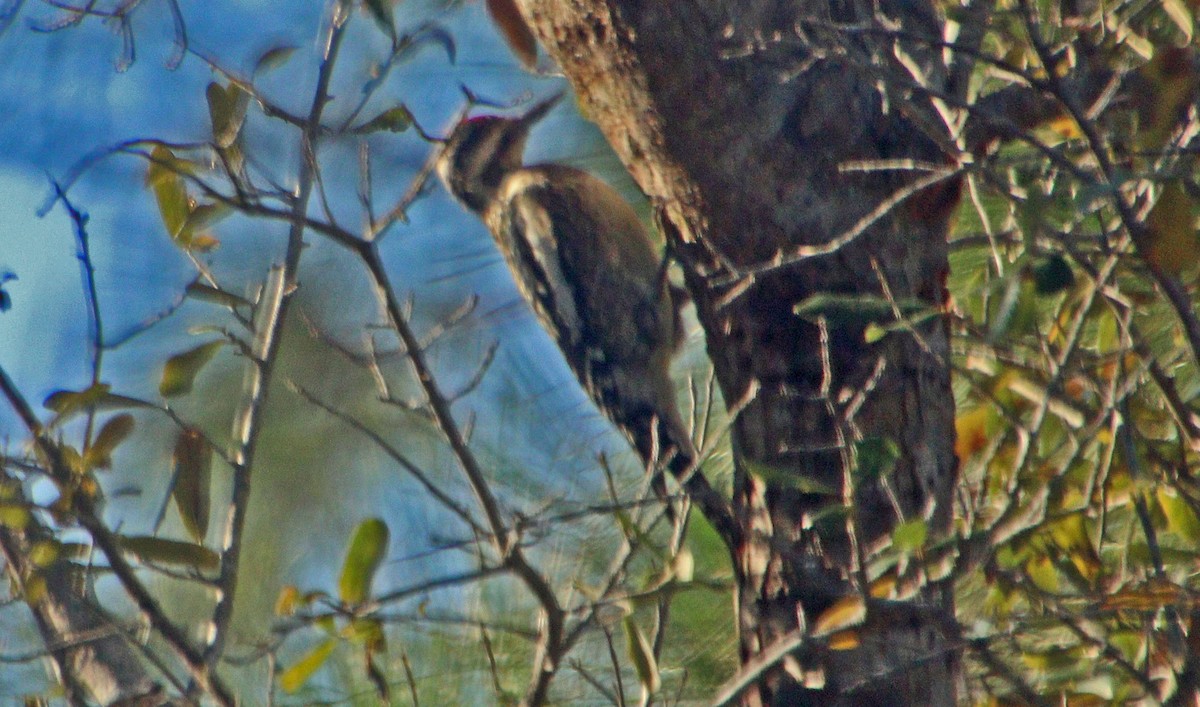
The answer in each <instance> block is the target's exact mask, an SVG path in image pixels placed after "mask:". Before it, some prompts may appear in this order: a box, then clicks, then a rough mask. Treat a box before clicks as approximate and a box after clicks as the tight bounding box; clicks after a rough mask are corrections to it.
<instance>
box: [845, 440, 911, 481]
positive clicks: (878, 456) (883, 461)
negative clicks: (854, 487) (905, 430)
mask: <svg viewBox="0 0 1200 707" xmlns="http://www.w3.org/2000/svg"><path fill="white" fill-rule="evenodd" d="M854 452H855V459H857V460H858V468H857V469H856V470H855V472H856V473H855V475H854V476H855V479H856V480H858V481H869V480H873V479H878V478H879V477H881V476H883V475H885V474H887V473H888V472H890V471H891V470H892V467H894V466H895V465H896V460H898V459H899V458H900V447H898V446H897V445H896V443H895V442H893V441H892V440H890V439H884V438H883V437H868V438H866V439H863V440H860V441H858V442H855V443H854Z"/></svg>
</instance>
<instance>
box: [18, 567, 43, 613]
mask: <svg viewBox="0 0 1200 707" xmlns="http://www.w3.org/2000/svg"><path fill="white" fill-rule="evenodd" d="M22 584H23V588H24V590H25V601H26V602H27V603H28V604H29V605H30V606H37V605H38V604H41V603H42V600H43V599H45V598H46V577H45V575H43V574H42V573H41V572H33V573H31V574H30V575H29V576H28V577H26V578H25V579H24V581H23V583H22Z"/></svg>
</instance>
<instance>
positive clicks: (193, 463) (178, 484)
mask: <svg viewBox="0 0 1200 707" xmlns="http://www.w3.org/2000/svg"><path fill="white" fill-rule="evenodd" d="M173 465H174V467H175V468H174V472H173V474H172V479H173V481H172V484H171V498H172V499H174V501H175V506H176V507H177V508H178V509H179V517H180V519H182V520H183V527H184V528H185V529H186V530H187V532H188V535H191V536H192V539H194V540H195V541H196V542H198V543H202V542H204V538H205V536H206V535H208V510H209V488H210V479H211V477H212V448H211V447H209V446H208V442H207V441H205V439H204V436H203V435H201V434H200V431H199V430H197V429H195V428H192V427H189V428H186V429H183V430H180V431H179V435H178V437H176V438H175V454H174V457H173Z"/></svg>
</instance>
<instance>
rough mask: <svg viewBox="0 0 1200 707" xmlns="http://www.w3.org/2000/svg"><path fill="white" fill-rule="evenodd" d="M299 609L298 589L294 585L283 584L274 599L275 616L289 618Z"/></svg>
mask: <svg viewBox="0 0 1200 707" xmlns="http://www.w3.org/2000/svg"><path fill="white" fill-rule="evenodd" d="M299 607H300V589H299V588H298V587H296V585H294V584H285V585H284V586H283V588H281V589H280V590H279V596H278V597H276V598H275V615H276V616H291V615H293V614H295V613H296V610H297V609H298V608H299Z"/></svg>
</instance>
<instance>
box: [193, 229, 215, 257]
mask: <svg viewBox="0 0 1200 707" xmlns="http://www.w3.org/2000/svg"><path fill="white" fill-rule="evenodd" d="M219 245H221V241H219V240H217V239H216V238H214V237H213V236H211V235H209V234H207V233H198V234H196V235H194V236H192V237H191V239H190V240H189V241H188V245H187V248H188V250H191V251H195V252H197V253H207V252H209V251H211V250H214V249H216V247H217V246H219Z"/></svg>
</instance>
